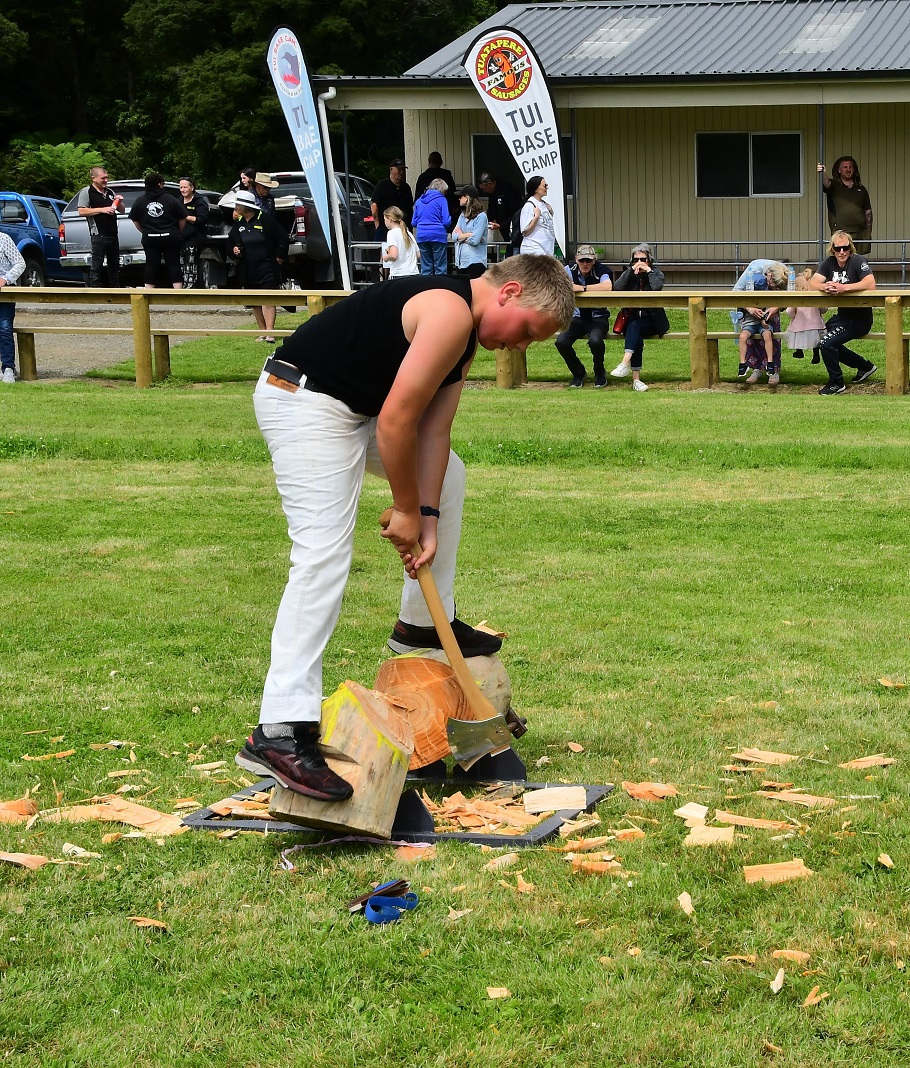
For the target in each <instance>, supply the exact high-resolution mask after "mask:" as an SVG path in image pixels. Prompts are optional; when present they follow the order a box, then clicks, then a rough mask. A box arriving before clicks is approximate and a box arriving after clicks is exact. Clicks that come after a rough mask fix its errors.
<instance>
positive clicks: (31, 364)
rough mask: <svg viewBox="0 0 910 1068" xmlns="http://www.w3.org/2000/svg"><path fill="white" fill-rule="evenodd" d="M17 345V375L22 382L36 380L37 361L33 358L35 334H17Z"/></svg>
mask: <svg viewBox="0 0 910 1068" xmlns="http://www.w3.org/2000/svg"><path fill="white" fill-rule="evenodd" d="M16 341H17V344H18V346H19V377H20V378H21V379H22V381H23V382H37V381H38V362H37V360H36V358H35V335H34V334H17V335H16Z"/></svg>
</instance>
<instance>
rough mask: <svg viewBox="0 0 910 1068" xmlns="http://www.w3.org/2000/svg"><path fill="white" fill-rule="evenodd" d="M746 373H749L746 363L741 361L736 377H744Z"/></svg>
mask: <svg viewBox="0 0 910 1068" xmlns="http://www.w3.org/2000/svg"><path fill="white" fill-rule="evenodd" d="M748 373H749V367H748V365H747V364H744V363H741V364H740V365H739V370H738V371H737V372H736V377H737V378H745V377H746V375H747V374H748Z"/></svg>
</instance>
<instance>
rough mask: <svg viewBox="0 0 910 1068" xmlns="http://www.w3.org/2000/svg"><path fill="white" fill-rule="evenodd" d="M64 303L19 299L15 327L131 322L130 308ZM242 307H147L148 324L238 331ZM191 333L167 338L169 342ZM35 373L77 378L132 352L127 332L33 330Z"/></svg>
mask: <svg viewBox="0 0 910 1068" xmlns="http://www.w3.org/2000/svg"><path fill="white" fill-rule="evenodd" d="M71 307H72V306H69V305H52V304H51V305H41V304H38V305H30V304H20V305H19V306H18V307H17V309H16V322H15V325H16V326H18V327H28V326H35V327H39V326H72V327H73V328H76V327H81V326H93V327H99V326H111V327H121V326H126V327H129V326H131V325H132V319H131V317H130V309H129V308H106V309H105V310H103V311H102V310H100V309H99V310H98V311H93V312H85V311H82V310H81V309H80V310H78V311H76V310H71ZM252 321H253V320H252V316H251V314H250V313H249V312H248V311H247V310H246V309H245V308H232V307H224V308H215V309H211V310H210V309H208V308H192V309H187V310H186V311H171V310H170V309H164V310H161V311H155V310H153V311H152V326H153V327H174V328H177V327H182V328H184V329H189V328H190V327H208V328H210V329H213V330H216V329H222V330H237V329H242V328H243V327H244V326H246V325H248V324H252ZM192 340H194V339H193V338H188V337H179V338H177V337H174V338H171V346H172V347H173V346H174V345H180V344H182V343H183V342H184V341H192ZM35 351H36V355H37V364H38V377H39V378H40V379H46V378H78V377H79V375H82V374H85V372H86V371H93V370H96V369H100V368H104V367H112V366H113V365H114V364H117V363H122V362H123V360H130V359H132V357H133V335H132V334H109V335H106V334H36V335H35Z"/></svg>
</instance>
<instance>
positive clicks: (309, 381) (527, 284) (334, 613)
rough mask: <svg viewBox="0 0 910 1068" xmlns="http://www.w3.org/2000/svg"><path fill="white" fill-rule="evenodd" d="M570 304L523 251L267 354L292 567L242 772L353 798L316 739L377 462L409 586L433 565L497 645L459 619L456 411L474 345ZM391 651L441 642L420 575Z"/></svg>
mask: <svg viewBox="0 0 910 1068" xmlns="http://www.w3.org/2000/svg"><path fill="white" fill-rule="evenodd" d="M242 195H243V194H239V196H242ZM574 308H575V294H574V292H573V290H572V283H571V282H570V280H569V278H568V276H567V275H566V273H565V271H564V269H563V267H562V264H560V263H559V262H558V261H557V260H555V259H553V258H552V257H550V256H516V257H514V258H513V259H512V260H510V261H509V263H505V262H503V263H496V264H493V265H492V266H491V267H490V269H489V270H488V271H487V272H486V273H485V274H483V275H481V276H480V277H479V278H474V279H471V278H463V277H457V278H450V277H449V276H448V275H429V276H427V275H424V276H421V275H417V276H413V277H406V278H393V279H391V281H388V282H384V283H383V284H382V285H378V286H368V287H367V288H365V289H360V290H358V291H357V292H356V293H355V294H354V295H353V296H351V297H346V298H345V299H344V300H343V301H342V302H341V303H339V304H336V305H334V306H333V307H331V308H327V309H326V310H325V311H324V312H322V313H321V314H319V315H314V316H312V317H311V318H310V319H309V320H308V321H307V322H306V323H304V325H303V326H301V327H299V328H298V329H297V330H296V332H295V333H294V334H293V335H292V336H291V337H289V338H288V339H287V340H286V341H285V342H284V344H283V345H282V346H281V347H280V348H279V349H278V350H277V351H276V352H275V355H274V356H272V357H270V358H269V359H268V360H267V361H266V364H265V367H264V368H263V371H262V374H261V376H260V378H259V383H258V384H257V386H256V391H255V393H254V395H253V406H254V409H255V412H256V419H257V421H258V423H259V427H260V429H261V430H262V433H263V436H264V437H265V440H266V443H267V444H268V447H269V451H270V452H271V455H272V464H273V466H274V469H275V477H276V481H277V484H278V490H279V493H280V494H281V501H282V506H283V508H284V512H285V516H286V517H287V526H288V532H289V534H290V536H291V541H292V547H291V569H290V572H289V574H288V584H287V586H286V588H285V591H284V595H283V596H282V599H281V605H280V606H279V609H278V617H277V619H276V621H275V627H274V630H273V632H272V656H271V664H270V666H269V672H268V676H267V677H266V681H265V686H264V687H263V694H262V706H261V710H260V722H259V726H258V727H257V728H256V729H255V730H254V731H253V734H252V735H251V736H250V737H249V739H248V740H247V742H246V744H245V745H244V747H243V749H242V750H241V752H240V753H238V755H237V757H236V760H237V763H238V764H239V765H240V766H241V767H242V768H244V769H246V770H247V771H253V772H256V773H258V774H265V775H270V776H273V777H274V778H275V779H276V780H277V781H278V782H280V783H281V785H282V786H284V787H285V788H286V789H289V790H294V791H296V792H297V793H300V794H304V795H306V796H308V797H312V798H316V799H317V800H322V801H343V800H344V799H345V798H347V797H350V795H351V793H352V789H351V786H350V784H349V783H348V782H347V781H346V780H345V779H343V778H341V777H340V776H339V775H338V774H336V773H335V772H334V771H333V770H332V769H331V768H330V767H329V766H328V765H327V764H326V761H325V758H324V756H323V755H322V753H321V752H320V750H319V749H318V741H319V726H320V715H321V710H322V692H323V676H322V657H323V652H324V650H325V648H326V645H327V644H328V641H329V639H330V638H331V636H332V631H333V630H334V629H335V624H336V622H337V620H338V614H339V611H340V609H341V601H342V595H343V593H344V588H345V584H346V583H347V580H348V575H349V572H350V570H351V563H352V559H353V552H354V529H355V520H356V515H357V506H358V501H359V499H360V489H361V484H362V482H363V477H364V473H365V471H369V472H370V473H371V474H374V475H377V476H379V477H381V478H385V479H387V480H388V483H389V487H390V489H391V492H392V502H393V504H392V516H391V521H390V523H389V526H388V527H387V529H386V530H385V532H384V534H383V537H386V538H388V539H389V541H391V542H392V544H393V545H394V546H395V548H396V549H397V550H398V553H399V555H400V557H401V562H402V564H403V565H404V569H405V571H406V573H407V574H408V576H409V579H414V578H416V576H417V572H418V569H419V568H422V567H424V566H427V565H429V564H431V563H432V564H433V573H434V576H435V579H436V583H437V585H438V587H439V595H440V598H441V599H442V602H443V606H444V607H445V610H446V613H447V615H448V617H449V619H450V620H452V626H453V631H454V634H455V639H456V641H457V642H458V645H459V647H460V648H461V650H462V652H463V653H464V654H465V655H466V656H479V655H487V654H490V653H494V652H496V650H497V649H498V648H499V645H500V640H499V639H498V638H496V637H495V636H493V635H491V634H489V633H486V632H484V631H478V630H474V629H473V628H472V627H470V626H468V625H467V624H466V623H463V622H461V620H459V619H457V618H455V590H454V584H455V562H456V556H457V552H458V541H459V538H460V535H461V518H462V508H463V505H464V493H465V467H464V464H463V463H462V461H461V460H460V459H459V458H458V456H456V454H455V453H454V452H452V451H451V441H450V438H451V428H452V420H453V419H454V418H455V412H456V410H457V408H458V402H459V400H460V398H461V392H462V388H463V387H464V382H465V379H466V378H467V374H468V370H469V368H470V366H471V361H472V360H473V358H474V352H475V349H476V348H477V346H478V344H479V345H482V346H483V347H484V348H486V349H491V350H492V349H497V348H505V349H519V350H520V351H525V350H526V349H527V347H528V346H529V345H530V344H531V342H532V341H544V340H546V339H547V338H549V337H550V336H551V335H552V334H553V333H554V331H559V330H562V329H564V328H565V327H566V326H567V325H568V323H569V320H570V319H571V317H572V312H573V311H574ZM418 540H419V542H420V545H421V551H420V552H419V553H418V552H417V551H416V548H415V543H416V542H417V541H418ZM389 645H390V646H391V647H392V648H393V649H394V650H395V651H396V652H400V651H402V650H406V651H412V650H414V649H427V648H431V647H434V648H439V646H440V640H439V636H438V634H437V633H436V630H435V627H434V626H433V625H432V617H431V616H430V614H429V611H428V609H427V606H426V603H425V601H424V599H423V595H422V594H421V592H420V587H419V586H418V585H417V583H416V582H412V581H408V582H407V583H406V587H405V591H404V593H403V595H402V600H401V609H400V615H399V619H398V621H397V623H396V624H395V628H394V630H393V632H392V637H391V638H390V639H389Z"/></svg>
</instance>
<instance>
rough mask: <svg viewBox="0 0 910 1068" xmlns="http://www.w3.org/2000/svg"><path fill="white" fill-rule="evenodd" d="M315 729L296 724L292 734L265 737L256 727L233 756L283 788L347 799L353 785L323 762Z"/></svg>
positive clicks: (329, 798) (318, 796)
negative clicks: (301, 727)
mask: <svg viewBox="0 0 910 1068" xmlns="http://www.w3.org/2000/svg"><path fill="white" fill-rule="evenodd" d="M316 739H317V732H316V731H315V730H313V729H312V728H311V727H310V726H309V725H306V726H305V728H304V729H303V730H301V729H300V728H298V735H297V737H295V738H266V737H265V735H264V734H263V733H262V728H261V727H257V728H256V729H255V730H254V731H253V733H252V734H251V735H250V736H249V738H247V740H246V745H245V746H244V747H243V748H242V749H241V750H240V752H239V753H238V754H237V755H236V756H235V757H234V760H235V762H236V763H237V764H238V765H239V766H240V767H241V768H245V769H246V770H247V771H253V772H256V773H257V774H261V775H270V776H271V777H272V778H273V779H274V780H275V781H276V782H278V783H280V784H281V785H282V786H283V787H284V788H285V789H286V790H293V791H294V793H295V794H303V795H304V797H312V798H315V799H316V800H317V801H346V800H347V799H348V798H349V797H350V796H351V794H353V792H354V787H353V786H351V784H350V783H349V782H345V780H344V779H342V778H341V777H340V776H339V775H336V774H335V772H334V771H332V769H331V768H330V767H329V766H328V764H326V762H325V758H324V757H323V755H322V753H320V752H319V750H318V749H317V748H316Z"/></svg>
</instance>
